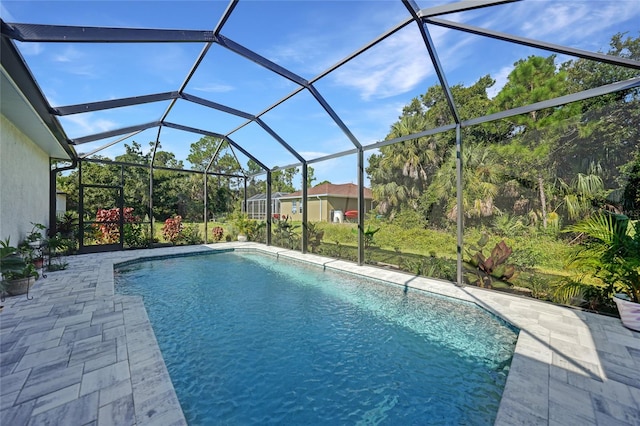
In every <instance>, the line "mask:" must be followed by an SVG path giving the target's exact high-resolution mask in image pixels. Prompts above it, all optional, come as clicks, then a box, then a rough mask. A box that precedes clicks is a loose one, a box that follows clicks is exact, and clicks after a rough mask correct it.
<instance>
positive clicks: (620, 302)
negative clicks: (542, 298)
mask: <svg viewBox="0 0 640 426" xmlns="http://www.w3.org/2000/svg"><path fill="white" fill-rule="evenodd" d="M569 230H570V231H572V232H577V233H581V234H582V235H584V236H585V237H586V239H585V240H584V242H583V243H582V244H581V245H580V248H579V249H578V251H577V252H576V254H575V256H574V258H573V259H572V263H573V264H574V266H578V267H579V268H580V269H581V270H582V271H587V272H589V273H590V274H591V275H592V276H593V277H596V278H599V279H601V280H602V283H603V285H604V289H605V291H606V292H607V294H610V295H612V296H613V300H614V302H615V303H616V305H617V307H618V312H619V313H620V319H621V320H622V323H623V324H624V326H625V327H627V328H630V329H632V330H636V331H640V221H635V222H632V221H630V220H629V218H628V217H627V216H624V215H621V214H613V213H608V212H604V213H598V214H595V215H593V216H591V217H590V218H588V219H586V220H583V221H582V222H579V223H577V224H575V225H573V226H571V227H570V228H569ZM584 285H585V283H584V282H582V280H578V282H573V283H568V284H565V285H563V286H561V287H560V289H559V291H560V292H564V293H563V294H564V295H565V296H568V295H569V296H570V295H572V294H573V295H575V294H577V293H578V292H581V291H583V290H584ZM586 285H587V286H589V285H594V284H593V282H591V283H586Z"/></svg>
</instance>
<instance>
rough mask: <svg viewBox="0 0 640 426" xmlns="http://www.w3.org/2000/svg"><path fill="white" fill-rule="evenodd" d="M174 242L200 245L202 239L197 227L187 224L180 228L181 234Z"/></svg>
mask: <svg viewBox="0 0 640 426" xmlns="http://www.w3.org/2000/svg"><path fill="white" fill-rule="evenodd" d="M175 242H184V243H185V244H188V245H195V244H202V237H201V236H200V230H199V229H198V225H195V224H193V223H188V224H185V225H183V226H182V232H180V233H179V237H178V239H177V240H176V241H175Z"/></svg>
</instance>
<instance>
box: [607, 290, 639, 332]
mask: <svg viewBox="0 0 640 426" xmlns="http://www.w3.org/2000/svg"><path fill="white" fill-rule="evenodd" d="M613 300H614V302H616V305H617V306H618V312H619V313H620V319H621V320H622V324H623V325H624V326H625V327H627V328H630V329H631V330H635V331H640V303H635V302H632V301H630V300H628V299H627V298H626V295H621V294H616V295H615V297H614V298H613Z"/></svg>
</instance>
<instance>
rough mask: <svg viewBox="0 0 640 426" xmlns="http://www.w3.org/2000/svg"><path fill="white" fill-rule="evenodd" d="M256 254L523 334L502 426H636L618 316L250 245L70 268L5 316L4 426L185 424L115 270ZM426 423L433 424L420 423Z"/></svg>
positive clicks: (9, 302)
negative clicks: (428, 295) (417, 297)
mask: <svg viewBox="0 0 640 426" xmlns="http://www.w3.org/2000/svg"><path fill="white" fill-rule="evenodd" d="M210 248H238V249H240V248H241V249H254V250H259V251H262V252H265V253H268V254H270V255H273V256H284V257H289V258H296V259H304V260H305V261H307V262H311V263H315V264H317V265H319V266H321V267H324V268H331V269H338V270H344V271H349V272H355V273H359V274H363V275H368V276H372V277H375V278H377V279H383V280H387V281H390V282H393V283H396V284H399V285H403V286H409V287H414V288H418V289H423V290H428V291H432V292H436V293H439V294H444V295H449V296H453V297H457V298H460V299H464V300H468V301H473V302H475V303H477V304H479V305H480V306H483V307H484V308H486V309H488V310H489V311H491V312H493V313H495V314H496V315H498V316H500V317H502V318H504V319H505V320H507V321H509V322H510V323H512V324H513V325H515V326H517V327H518V328H519V329H520V330H521V331H520V335H519V337H518V342H517V345H516V350H515V354H514V357H513V361H512V365H511V370H510V373H509V376H508V379H507V384H506V387H505V390H504V394H503V397H502V401H501V403H500V409H499V412H498V416H497V420H496V424H498V425H525V424H526V425H529V424H549V425H574V424H580V425H640V333H637V332H633V331H631V330H628V329H626V328H624V327H623V326H622V325H621V323H620V321H619V320H618V319H616V318H610V317H606V316H601V315H595V314H591V313H587V312H582V311H579V310H574V309H569V308H564V307H560V306H556V305H551V304H548V303H543V302H540V301H537V300H533V299H525V298H520V297H514V296H511V295H507V294H502V293H497V292H492V291H486V290H483V289H479V288H475V287H465V288H459V287H456V286H454V285H452V284H450V283H445V282H441V281H436V280H430V279H426V278H421V277H419V278H417V277H412V276H410V275H406V274H402V273H397V272H393V271H386V270H380V269H377V268H372V267H367V266H357V265H354V264H352V263H348V262H344V261H339V260H333V259H327V258H323V257H319V256H315V255H309V254H306V255H303V254H301V253H298V252H293V251H290V250H284V249H279V248H275V247H266V246H263V245H258V244H252V243H228V244H217V245H212V246H208V247H207V246H191V247H172V248H163V249H155V250H137V251H126V252H117V253H100V254H91V255H82V256H72V257H70V258H68V259H67V260H68V262H69V267H68V269H67V270H65V271H59V272H52V273H49V274H48V277H47V278H46V279H41V280H39V281H38V282H37V283H36V285H35V286H34V288H33V289H32V295H33V296H34V299H33V300H26V298H25V297H24V296H16V297H11V298H7V299H6V301H5V302H4V303H3V304H4V306H5V307H4V311H3V312H2V313H0V424H1V425H27V424H30V425H39V424H59V425H71V424H73V425H85V424H97V425H133V424H139V425H144V424H153V425H174V424H175V425H180V424H186V421H185V418H184V415H183V413H182V410H181V409H180V404H179V402H178V399H177V397H176V394H175V391H174V389H173V386H172V384H171V380H170V378H169V374H168V372H167V369H166V367H165V364H164V361H163V359H162V355H161V353H160V350H159V348H158V345H157V342H156V340H155V335H154V333H153V329H152V328H151V325H150V323H149V320H148V317H147V314H146V311H145V308H144V305H143V303H142V299H141V298H140V297H132V296H120V295H114V292H113V265H114V264H115V263H119V262H123V261H127V260H131V259H135V258H139V257H148V256H163V255H171V254H183V253H188V252H195V251H203V250H204V251H208V250H209V249H210ZM427 422H428V419H427Z"/></svg>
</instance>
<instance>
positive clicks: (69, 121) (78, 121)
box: [60, 113, 117, 136]
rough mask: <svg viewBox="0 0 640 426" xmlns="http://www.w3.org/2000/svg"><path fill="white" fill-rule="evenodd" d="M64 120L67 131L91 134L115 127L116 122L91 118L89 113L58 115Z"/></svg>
mask: <svg viewBox="0 0 640 426" xmlns="http://www.w3.org/2000/svg"><path fill="white" fill-rule="evenodd" d="M60 120H61V121H64V122H65V129H66V130H67V133H69V134H73V135H82V136H86V135H93V134H96V133H102V132H106V131H108V130H112V129H115V128H116V127H117V123H116V122H114V121H111V120H106V119H93V118H92V114H91V113H86V114H76V115H68V116H64V117H60Z"/></svg>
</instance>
